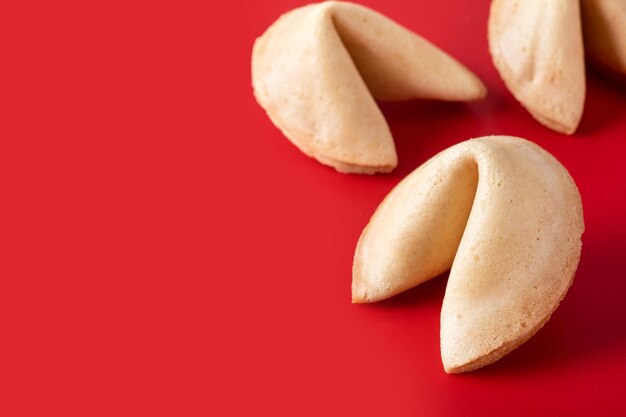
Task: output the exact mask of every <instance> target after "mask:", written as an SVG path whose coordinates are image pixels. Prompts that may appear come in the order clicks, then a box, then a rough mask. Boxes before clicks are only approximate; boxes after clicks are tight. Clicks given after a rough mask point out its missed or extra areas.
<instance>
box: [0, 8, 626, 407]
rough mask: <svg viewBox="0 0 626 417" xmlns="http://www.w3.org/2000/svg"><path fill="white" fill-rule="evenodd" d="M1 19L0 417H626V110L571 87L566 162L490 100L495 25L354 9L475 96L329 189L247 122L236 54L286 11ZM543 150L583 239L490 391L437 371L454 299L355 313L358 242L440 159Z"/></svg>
mask: <svg viewBox="0 0 626 417" xmlns="http://www.w3.org/2000/svg"><path fill="white" fill-rule="evenodd" d="M5 3H6V4H3V5H2V6H1V9H2V13H0V16H1V17H0V19H1V20H2V22H1V23H2V24H0V39H1V41H0V48H1V51H2V54H1V56H2V58H1V59H2V65H1V68H2V70H3V71H2V72H3V73H4V75H3V76H2V78H1V81H0V86H1V88H0V102H1V103H2V107H3V109H2V111H1V112H0V196H1V202H2V203H1V207H2V212H3V214H2V216H1V217H0V219H1V220H0V236H1V237H0V239H1V240H0V241H1V242H2V246H3V249H2V251H0V268H1V269H0V277H1V278H0V283H1V284H0V335H1V336H0V337H1V340H2V342H1V345H0V346H2V348H1V349H2V354H1V355H0V358H1V359H0V381H1V383H2V388H1V389H0V415H3V416H19V415H63V416H72V415H76V416H87V415H89V416H93V415H109V416H110V415H134V416H137V415H158V414H163V415H214V416H223V415H242V416H243V415H245V416H256V415H272V416H300V415H359V416H375V415H387V416H391V415H423V416H431V415H433V416H434V415H444V416H486V415H498V416H518V415H519V416H530V415H533V416H544V415H545V416H574V415H581V416H587V415H607V416H608V415H612V416H617V415H626V376H625V375H626V373H625V371H626V332H625V330H626V329H625V324H626V308H625V306H624V299H626V280H625V278H626V263H625V262H626V258H625V255H626V239H625V238H624V236H626V216H625V213H626V197H625V186H624V180H625V179H626V164H625V163H624V156H623V155H624V153H625V152H626V138H625V136H626V88H625V87H624V85H619V84H617V83H615V82H613V81H608V80H604V79H603V78H602V77H603V76H602V75H601V74H598V73H595V72H591V73H590V74H589V76H588V94H587V102H586V109H585V114H584V117H583V120H582V124H581V126H580V129H579V131H578V133H577V134H576V135H574V136H572V137H567V136H563V135H560V134H557V133H554V132H552V131H550V130H547V129H546V128H544V127H542V126H541V125H539V124H538V123H537V122H535V121H534V120H533V119H532V118H531V117H530V116H529V115H528V114H527V113H526V111H525V110H524V109H523V108H522V107H521V106H520V105H518V104H517V103H516V102H515V101H514V100H513V99H512V97H511V96H510V94H509V93H508V92H507V91H506V90H505V88H504V85H503V83H502V82H501V81H500V79H499V77H498V75H497V73H496V72H495V70H494V68H493V67H492V64H491V61H490V58H489V55H488V52H487V41H486V19H487V2H486V1H481V2H475V1H472V2H470V1H461V0H440V1H436V2H427V1H421V2H413V1H397V2H389V1H383V0H372V1H367V2H366V4H368V5H370V6H372V7H373V8H375V9H377V10H379V11H381V12H383V13H385V14H387V15H388V16H390V17H392V18H394V19H396V20H398V21H399V22H401V23H402V24H404V25H406V26H408V27H409V28H411V29H413V30H415V31H416V32H418V33H420V34H422V35H423V36H425V37H426V38H428V39H430V40H431V41H433V42H434V43H435V44H437V45H439V46H441V47H442V48H444V49H445V50H447V51H449V52H450V53H452V54H453V55H454V56H456V57H457V58H458V59H460V60H461V61H462V62H464V63H465V64H466V65H467V66H469V67H470V68H471V69H473V70H474V71H475V72H476V73H477V74H478V75H479V76H481V77H482V79H483V80H484V81H485V83H486V84H487V86H488V88H489V92H490V94H489V97H488V98H487V99H486V100H484V101H482V102H479V103H474V104H471V105H465V104H450V103H447V104H446V103H436V102H412V103H403V104H392V105H385V106H384V107H383V109H384V113H385V115H386V116H387V118H388V121H389V124H390V126H391V129H392V131H393V134H394V136H395V139H396V141H397V148H398V153H399V158H400V165H399V167H398V169H397V170H396V171H395V172H394V173H392V174H390V175H379V176H374V177H369V176H358V175H341V174H339V173H337V172H335V171H334V170H332V169H329V168H327V167H324V166H322V165H320V164H318V163H317V162H315V161H314V160H311V159H309V158H307V157H306V156H304V155H303V154H301V153H300V152H299V151H298V150H297V149H296V148H295V147H294V146H293V145H291V144H290V143H289V142H288V141H287V140H286V139H285V138H284V137H282V135H281V134H280V132H279V130H278V129H276V128H275V127H274V126H273V125H272V124H271V122H270V121H269V119H268V118H267V117H266V116H265V114H264V112H263V111H262V110H261V108H260V107H259V106H258V105H257V104H256V103H255V101H254V98H253V96H252V89H251V86H250V70H249V67H250V52H251V48H252V43H253V40H254V38H255V37H256V36H258V35H260V34H261V33H262V32H263V31H264V30H265V28H266V27H267V26H268V25H269V24H270V23H272V22H273V21H274V20H275V19H276V18H277V17H278V16H279V14H280V13H282V12H285V11H287V10H289V9H291V8H294V7H296V6H298V5H300V4H302V3H300V2H297V1H255V2H222V3H217V2H207V1H197V2H174V1H172V2H170V3H163V2H144V3H139V2H135V1H131V2H100V3H94V2H75V3H72V4H70V3H67V2H46V3H43V4H32V3H30V2H5ZM488 134H513V135H519V136H523V137H526V138H529V139H531V140H534V141H536V142H537V143H539V144H540V145H542V146H543V147H544V148H546V149H547V150H549V151H550V152H552V153H553V154H554V155H555V156H556V157H557V158H558V159H559V160H560V161H561V162H562V163H563V164H564V165H565V166H566V167H567V168H568V169H569V171H570V172H571V174H572V176H573V177H574V179H575V180H576V181H577V183H578V186H579V188H580V191H581V194H582V198H583V204H584V209H585V220H586V227H587V230H586V232H585V235H584V247H583V254H582V261H581V263H580V267H579V269H578V273H577V276H576V280H575V283H574V286H573V287H572V289H571V290H570V292H569V294H568V295H567V297H566V298H565V300H564V302H563V304H562V305H561V307H560V308H559V309H558V310H557V312H556V313H555V315H554V316H553V318H552V320H551V321H550V322H549V323H548V324H547V325H546V327H545V328H544V329H542V330H541V331H540V332H539V333H538V334H537V335H536V336H535V337H534V338H532V339H531V340H530V341H529V342H528V343H526V344H525V345H523V346H522V347H521V348H520V349H518V350H517V351H515V352H513V353H512V354H511V355H509V356H508V357H506V358H504V359H503V360H501V361H499V362H498V363H496V364H494V365H492V366H489V367H488V368H485V369H483V370H480V371H477V372H473V373H469V374H464V375H457V376H451V375H446V374H445V373H444V372H443V369H442V366H441V362H440V357H439V311H440V305H441V300H442V296H443V292H444V289H445V278H439V279H436V280H434V281H431V282H430V283H427V284H424V285H422V286H420V287H418V288H416V289H414V290H411V291H409V292H407V293H405V294H404V295H401V296H399V297H396V298H395V299H393V300H390V301H387V302H383V303H380V304H377V305H367V306H356V305H352V304H351V303H350V281H351V262H352V255H353V251H354V247H355V244H356V241H357V239H358V236H359V234H360V232H361V230H362V228H363V227H364V226H365V224H366V222H367V220H368V219H369V216H370V215H371V214H372V212H373V211H374V209H375V208H376V206H377V205H378V203H379V202H380V201H381V199H382V198H383V196H385V195H386V193H387V192H388V191H389V190H391V188H392V187H393V186H394V185H395V184H396V183H397V182H398V181H399V180H400V179H401V178H403V177H404V176H405V175H406V174H408V173H409V172H410V171H412V170H413V169H414V168H415V167H417V166H418V165H419V164H421V163H422V162H424V161H426V160H427V159H428V158H429V157H431V156H432V155H434V154H435V153H436V152H438V151H440V150H442V149H444V148H446V147H448V146H450V145H452V144H454V143H457V142H459V141H462V140H465V139H468V138H470V137H476V136H481V135H488Z"/></svg>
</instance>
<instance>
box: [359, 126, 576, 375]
mask: <svg viewBox="0 0 626 417" xmlns="http://www.w3.org/2000/svg"><path fill="white" fill-rule="evenodd" d="M583 230H584V223H583V214H582V205H581V200H580V195H579V193H578V189H577V188H576V185H575V183H574V181H573V180H572V178H571V177H570V176H569V174H568V172H567V171H566V170H565V168H564V167H563V166H562V165H561V164H560V163H559V162H558V161H557V160H556V159H555V158H554V157H553V156H551V155H550V154H549V153H547V152H546V151H544V150H543V149H542V148H540V147H539V146H537V145H536V144H534V143H532V142H529V141H527V140H524V139H520V138H515V137H510V136H491V137H484V138H479V139H472V140H469V141H466V142H462V143H460V144H458V145H455V146H453V147H451V148H449V149H447V150H445V151H443V152H441V153H440V154H438V155H436V156H435V157H433V158H432V159H430V160H429V161H428V162H426V163H425V164H423V165H422V166H420V167H419V168H417V169H416V170H415V171H413V173H411V174H410V175H409V176H407V177H406V178H405V179H404V180H403V181H402V182H400V183H399V184H398V185H397V186H396V187H395V188H394V189H393V190H392V191H391V192H390V193H389V195H388V196H387V197H386V198H385V200H384V201H383V202H382V203H381V204H380V206H379V207H378V209H377V210H376V212H375V213H374V215H373V216H372V218H371V220H370V222H369V224H368V225H367V227H366V228H365V229H364V230H363V233H362V235H361V237H360V239H359V242H358V244H357V248H356V252H355V255H354V264H353V281H352V300H353V302H355V303H366V302H373V301H378V300H382V299H385V298H388V297H391V296H393V295H395V294H398V293H400V292H402V291H404V290H406V289H408V288H411V287H414V286H416V285H418V284H420V283H422V282H424V281H427V280H429V279H431V278H434V277H436V276H437V275H439V274H441V273H443V272H445V271H447V270H450V275H449V278H448V283H447V288H446V294H445V297H444V300H443V307H442V310H441V357H442V360H443V365H444V369H445V370H446V372H449V373H457V372H464V371H470V370H473V369H477V368H479V367H482V366H484V365H487V364H489V363H492V362H494V361H496V360H498V359H499V358H501V357H502V356H504V355H506V354H507V353H508V352H510V351H511V350H513V349H515V348H516V347H517V346H519V345H520V344H522V343H523V342H525V341H526V340H527V339H528V338H530V337H531V336H532V335H533V334H534V333H535V332H536V331H537V330H539V328H541V327H542V326H543V325H544V323H545V322H546V321H547V320H548V319H549V318H550V315H551V314H552V312H553V311H554V310H555V309H556V308H557V306H558V305H559V302H560V301H561V300H562V299H563V297H564V296H565V293H566V292H567V289H568V288H569V286H570V285H571V283H572V280H573V278H574V273H575V271H576V268H577V265H578V261H579V258H580V250H581V235H582V233H583Z"/></svg>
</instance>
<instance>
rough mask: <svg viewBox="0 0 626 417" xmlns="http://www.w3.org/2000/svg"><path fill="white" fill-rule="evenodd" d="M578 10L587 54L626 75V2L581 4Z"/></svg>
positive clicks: (593, 0) (597, 0)
mask: <svg viewBox="0 0 626 417" xmlns="http://www.w3.org/2000/svg"><path fill="white" fill-rule="evenodd" d="M581 8H582V10H581V13H582V18H583V20H582V21H583V34H584V37H585V50H586V52H587V54H588V55H589V56H591V57H592V58H593V59H595V60H596V61H598V62H599V63H601V64H603V65H604V66H606V67H608V68H610V69H612V70H613V71H616V72H619V73H621V74H625V75H626V1H623V0H581Z"/></svg>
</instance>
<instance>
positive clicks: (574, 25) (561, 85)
mask: <svg viewBox="0 0 626 417" xmlns="http://www.w3.org/2000/svg"><path fill="white" fill-rule="evenodd" d="M489 51H490V52H491V56H492V58H493V62H494V64H495V66H496V68H497V69H498V71H499V72H500V76H501V77H502V79H503V80H504V82H505V84H506V86H507V87H508V89H509V90H510V91H511V93H512V94H513V95H514V96H515V98H516V99H517V100H518V101H519V102H520V103H521V104H522V105H523V106H524V107H525V108H526V109H527V110H528V111H529V112H530V113H531V114H532V116H533V117H534V118H535V119H537V120H538V121H539V122H541V123H542V124H544V125H545V126H547V127H549V128H551V129H553V130H556V131H558V132H562V133H567V134H571V133H573V132H574V131H575V130H576V128H577V127H578V124H579V122H580V118H581V116H582V113H583V107H584V102H585V63H584V54H583V40H582V33H581V23H580V7H579V4H578V0H550V1H543V0H493V1H492V3H491V10H490V14H489Z"/></svg>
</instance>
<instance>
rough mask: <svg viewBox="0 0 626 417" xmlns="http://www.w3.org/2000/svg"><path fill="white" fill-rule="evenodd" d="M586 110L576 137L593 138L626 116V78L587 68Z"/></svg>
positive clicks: (603, 70)
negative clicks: (625, 104)
mask: <svg viewBox="0 0 626 417" xmlns="http://www.w3.org/2000/svg"><path fill="white" fill-rule="evenodd" d="M586 81H587V90H586V97H585V108H584V111H583V117H582V119H581V121H580V126H579V127H578V130H577V131H576V133H575V135H576V136H583V137H586V136H591V135H594V134H596V133H597V132H601V131H603V130H604V129H607V128H609V127H610V126H612V125H613V124H615V123H616V122H618V121H619V120H620V118H623V117H624V116H625V113H624V110H623V108H624V103H626V100H625V99H624V97H626V77H621V76H618V75H616V74H613V73H611V72H609V71H608V70H606V69H598V68H596V67H594V66H593V65H588V66H587V76H586Z"/></svg>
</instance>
